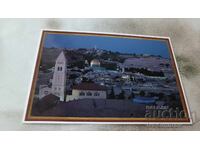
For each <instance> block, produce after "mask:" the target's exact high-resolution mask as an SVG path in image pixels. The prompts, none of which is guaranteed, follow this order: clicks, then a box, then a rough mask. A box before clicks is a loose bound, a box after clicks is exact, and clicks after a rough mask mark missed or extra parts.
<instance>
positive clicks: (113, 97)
mask: <svg viewBox="0 0 200 150" xmlns="http://www.w3.org/2000/svg"><path fill="white" fill-rule="evenodd" d="M109 98H110V99H115V93H114V89H113V88H112V89H111V93H110V95H109Z"/></svg>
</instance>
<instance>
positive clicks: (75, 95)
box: [39, 51, 107, 101]
mask: <svg viewBox="0 0 200 150" xmlns="http://www.w3.org/2000/svg"><path fill="white" fill-rule="evenodd" d="M98 66H100V62H99V61H98V60H95V59H94V60H93V61H92V62H91V67H96V68H98ZM66 80H67V59H66V56H65V53H64V52H63V51H62V52H61V53H60V55H59V56H58V57H57V59H56V63H55V68H54V74H53V79H52V86H51V87H49V86H47V85H40V87H39V99H43V98H44V97H46V96H48V95H54V96H57V97H59V99H60V101H71V100H78V99H85V98H92V99H106V96H107V94H106V87H105V86H102V85H98V84H95V83H81V84H79V85H77V86H74V87H73V89H72V94H71V95H66Z"/></svg>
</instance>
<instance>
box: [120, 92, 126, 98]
mask: <svg viewBox="0 0 200 150" xmlns="http://www.w3.org/2000/svg"><path fill="white" fill-rule="evenodd" d="M124 94H125V92H124V90H122V92H121V93H120V94H119V99H125V95H124Z"/></svg>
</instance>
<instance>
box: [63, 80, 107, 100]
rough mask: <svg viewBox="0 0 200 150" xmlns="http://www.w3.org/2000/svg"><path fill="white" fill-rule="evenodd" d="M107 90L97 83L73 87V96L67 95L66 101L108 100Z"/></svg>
mask: <svg viewBox="0 0 200 150" xmlns="http://www.w3.org/2000/svg"><path fill="white" fill-rule="evenodd" d="M106 98H107V94H106V88H105V87H104V86H101V85H98V84H95V83H81V84H79V85H77V86H74V87H73V90H72V95H67V98H66V101H71V100H78V99H106Z"/></svg>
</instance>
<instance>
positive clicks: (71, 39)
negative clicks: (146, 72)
mask: <svg viewBox="0 0 200 150" xmlns="http://www.w3.org/2000/svg"><path fill="white" fill-rule="evenodd" d="M44 46H45V47H47V48H51V47H55V48H75V49H76V48H94V47H95V46H96V48H97V49H104V50H110V51H114V52H121V53H135V54H149V55H160V56H162V57H164V58H169V57H170V56H169V50H168V47H167V43H166V42H164V41H159V40H145V39H128V38H113V37H102V36H85V35H67V34H66V35H64V34H47V36H46V38H45V42H44Z"/></svg>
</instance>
